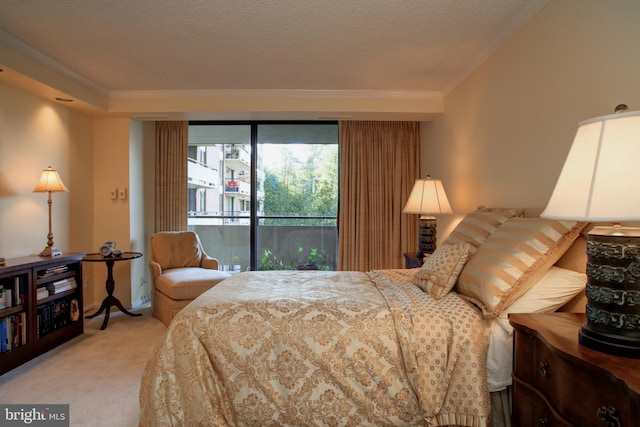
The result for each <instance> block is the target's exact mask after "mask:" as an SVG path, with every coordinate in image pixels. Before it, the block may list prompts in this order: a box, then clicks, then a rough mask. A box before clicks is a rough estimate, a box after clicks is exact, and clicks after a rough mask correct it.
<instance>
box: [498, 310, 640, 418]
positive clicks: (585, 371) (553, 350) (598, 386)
mask: <svg viewBox="0 0 640 427" xmlns="http://www.w3.org/2000/svg"><path fill="white" fill-rule="evenodd" d="M509 322H510V323H511V325H512V326H513V327H514V330H515V331H514V341H513V343H514V344H513V345H514V359H513V416H512V418H513V425H514V426H518V427H527V426H536V427H540V426H544V427H552V426H580V427H587V426H599V427H603V426H606V427H618V426H621V427H632V426H637V425H638V423H639V422H640V360H638V359H629V358H625V357H617V356H612V355H608V354H605V353H601V352H598V351H595V350H592V349H590V348H588V347H585V346H583V345H580V344H579V342H578V332H579V331H580V327H581V326H582V325H583V324H584V323H585V317H584V314H576V313H550V314H510V315H509Z"/></svg>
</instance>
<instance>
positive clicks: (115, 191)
mask: <svg viewBox="0 0 640 427" xmlns="http://www.w3.org/2000/svg"><path fill="white" fill-rule="evenodd" d="M109 197H110V198H111V199H112V200H115V199H117V198H118V189H117V188H112V189H111V190H109Z"/></svg>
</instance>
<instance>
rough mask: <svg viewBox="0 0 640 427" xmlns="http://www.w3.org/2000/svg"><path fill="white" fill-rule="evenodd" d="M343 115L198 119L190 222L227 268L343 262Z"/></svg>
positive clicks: (192, 131)
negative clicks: (330, 119)
mask: <svg viewBox="0 0 640 427" xmlns="http://www.w3.org/2000/svg"><path fill="white" fill-rule="evenodd" d="M337 144H338V125H337V123H325V122H313V123H299V122H298V123H295V122H294V123H280V122H279V123H259V122H247V123H244V122H243V123H238V122H225V123H222V122H192V123H190V126H189V174H188V175H189V177H188V188H189V229H191V230H194V231H196V232H197V233H198V235H199V236H200V239H201V240H202V243H203V246H204V247H205V250H206V251H207V253H208V254H209V255H211V256H213V257H216V258H218V260H219V261H220V264H221V269H223V270H226V271H230V272H238V271H243V270H247V269H294V268H319V269H335V266H336V252H337V228H336V218H337V209H338V145H337Z"/></svg>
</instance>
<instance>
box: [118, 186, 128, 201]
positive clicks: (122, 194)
mask: <svg viewBox="0 0 640 427" xmlns="http://www.w3.org/2000/svg"><path fill="white" fill-rule="evenodd" d="M118 199H120V200H127V189H126V188H120V189H118Z"/></svg>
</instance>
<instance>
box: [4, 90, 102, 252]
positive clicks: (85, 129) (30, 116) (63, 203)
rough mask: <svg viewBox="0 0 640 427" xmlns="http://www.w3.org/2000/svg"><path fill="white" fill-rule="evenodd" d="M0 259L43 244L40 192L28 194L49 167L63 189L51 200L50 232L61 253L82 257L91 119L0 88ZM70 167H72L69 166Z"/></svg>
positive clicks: (87, 232) (88, 209)
mask: <svg viewBox="0 0 640 427" xmlns="http://www.w3.org/2000/svg"><path fill="white" fill-rule="evenodd" d="M0 100H3V102H0V256H1V257H4V258H15V257H20V256H25V255H33V254H38V253H40V251H41V250H42V249H44V247H45V246H46V244H47V233H48V206H47V195H46V194H45V193H33V192H32V190H33V188H34V187H35V185H36V182H37V181H38V178H39V177H40V174H41V173H42V169H45V168H46V167H47V166H52V167H53V168H54V169H56V170H57V171H58V173H59V175H60V177H61V179H62V181H63V182H64V184H65V185H66V186H67V188H69V192H68V193H54V194H53V195H52V199H53V208H52V231H53V236H54V242H55V245H56V246H57V247H58V249H60V250H62V251H64V252H82V251H84V250H85V249H86V244H87V242H89V241H90V239H91V229H90V227H87V222H90V220H89V221H87V219H90V218H91V216H92V204H91V198H90V194H91V193H90V191H91V178H90V177H89V178H87V177H86V176H84V171H85V170H86V168H87V166H88V164H90V162H91V150H92V126H93V124H92V120H91V119H89V118H88V117H85V116H83V115H81V114H77V113H74V112H72V111H70V110H68V109H67V108H65V107H63V106H61V105H59V104H56V103H53V102H47V101H44V100H42V99H41V98H38V97H35V96H33V95H31V94H29V93H26V92H24V91H22V90H20V89H17V88H14V87H12V86H8V85H6V84H3V83H0ZM72 165H73V166H72Z"/></svg>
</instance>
